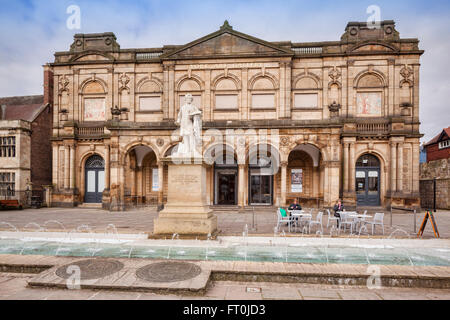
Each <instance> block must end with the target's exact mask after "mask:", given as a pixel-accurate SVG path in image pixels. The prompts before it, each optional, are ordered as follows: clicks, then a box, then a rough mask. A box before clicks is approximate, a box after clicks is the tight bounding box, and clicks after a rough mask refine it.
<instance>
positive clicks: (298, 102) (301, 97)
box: [294, 93, 319, 109]
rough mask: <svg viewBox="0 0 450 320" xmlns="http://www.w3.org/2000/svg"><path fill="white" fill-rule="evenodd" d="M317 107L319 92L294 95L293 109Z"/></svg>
mask: <svg viewBox="0 0 450 320" xmlns="http://www.w3.org/2000/svg"><path fill="white" fill-rule="evenodd" d="M318 107H319V94H317V93H296V94H295V95H294V108H295V109H316V108H318Z"/></svg>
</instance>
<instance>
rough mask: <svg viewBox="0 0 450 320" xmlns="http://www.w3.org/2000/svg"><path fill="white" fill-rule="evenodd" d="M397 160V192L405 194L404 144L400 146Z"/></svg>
mask: <svg viewBox="0 0 450 320" xmlns="http://www.w3.org/2000/svg"><path fill="white" fill-rule="evenodd" d="M397 160H398V164H397V191H398V192H403V165H404V164H403V143H399V144H398V150H397Z"/></svg>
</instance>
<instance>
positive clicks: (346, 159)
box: [344, 143, 350, 192]
mask: <svg viewBox="0 0 450 320" xmlns="http://www.w3.org/2000/svg"><path fill="white" fill-rule="evenodd" d="M348 147H349V144H348V143H344V192H348V191H349V182H350V176H349V171H350V170H349V154H348Z"/></svg>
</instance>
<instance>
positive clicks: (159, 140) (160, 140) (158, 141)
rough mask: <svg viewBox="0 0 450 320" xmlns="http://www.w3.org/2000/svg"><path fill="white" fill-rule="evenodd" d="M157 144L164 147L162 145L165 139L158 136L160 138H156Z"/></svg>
mask: <svg viewBox="0 0 450 320" xmlns="http://www.w3.org/2000/svg"><path fill="white" fill-rule="evenodd" d="M156 145H157V146H158V147H162V146H163V145H164V139H162V138H158V139H157V140H156Z"/></svg>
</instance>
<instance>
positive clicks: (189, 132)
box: [173, 94, 202, 158]
mask: <svg viewBox="0 0 450 320" xmlns="http://www.w3.org/2000/svg"><path fill="white" fill-rule="evenodd" d="M193 101H194V98H193V97H192V95H191V94H186V96H185V104H184V105H182V106H181V107H180V112H179V113H178V118H177V121H176V122H175V123H176V124H177V125H179V126H180V136H181V137H182V141H181V142H180V143H179V144H178V150H177V152H175V154H173V156H175V157H196V158H198V157H201V154H200V153H199V152H198V151H197V148H196V147H197V145H199V144H200V143H201V134H202V112H201V111H200V110H199V109H198V108H197V107H196V106H194V105H193V104H192V102H193Z"/></svg>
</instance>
